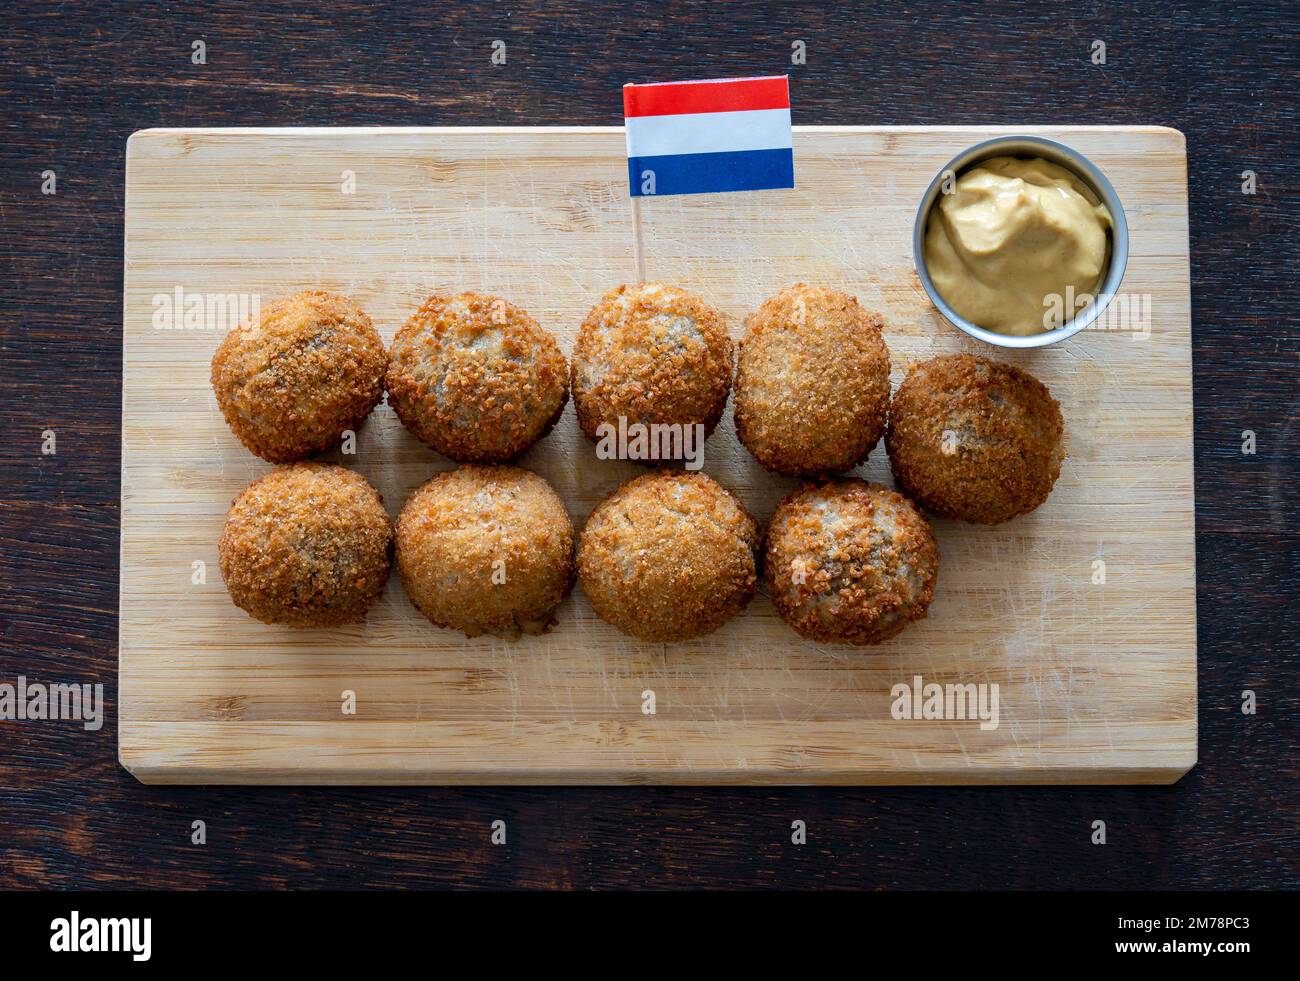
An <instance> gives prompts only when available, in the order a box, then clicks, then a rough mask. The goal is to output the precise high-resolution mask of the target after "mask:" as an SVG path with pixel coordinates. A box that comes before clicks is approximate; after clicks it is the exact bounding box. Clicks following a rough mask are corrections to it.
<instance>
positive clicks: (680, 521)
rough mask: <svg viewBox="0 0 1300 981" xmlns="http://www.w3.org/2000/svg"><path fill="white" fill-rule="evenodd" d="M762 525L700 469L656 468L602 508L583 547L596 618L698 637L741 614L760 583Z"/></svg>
mask: <svg viewBox="0 0 1300 981" xmlns="http://www.w3.org/2000/svg"><path fill="white" fill-rule="evenodd" d="M758 540H759V529H758V523H757V522H756V521H755V520H754V518H753V517H752V516H751V515H750V514H749V512H748V511H746V510H745V508H744V506H743V505H742V504H741V503H740V501H739V500H737V499H736V497H735V496H734V495H733V494H732V493H731V492H730V491H728V490H726V489H725V488H723V487H722V486H721V485H720V484H718V483H717V482H716V481H714V480H713V479H712V478H710V477H707V476H705V475H704V474H702V473H693V472H689V471H678V470H656V471H654V472H652V473H648V474H644V475H643V476H640V477H634V478H633V479H632V480H629V481H627V482H626V483H624V484H623V485H622V486H620V487H619V488H618V489H616V490H615V491H614V492H613V493H612V494H610V495H609V496H608V497H606V498H605V499H604V500H603V501H601V503H600V504H598V505H597V506H596V508H595V510H594V511H592V513H591V517H590V518H588V520H587V524H586V527H584V528H583V530H582V538H581V541H580V543H579V545H578V575H579V577H580V579H581V582H582V588H583V591H584V592H585V593H586V594H587V598H588V599H589V600H591V605H592V607H593V608H594V609H595V611H596V613H597V614H598V615H599V616H600V617H601V618H602V619H603V620H605V621H606V622H608V623H611V624H613V625H614V626H615V627H617V628H618V629H619V630H621V631H623V632H624V633H625V634H630V635H632V636H633V637H638V638H640V639H641V640H650V641H678V640H688V639H690V638H692V637H701V636H703V635H705V634H707V633H710V632H712V631H714V630H716V629H717V628H718V627H720V626H721V625H722V624H724V623H725V622H726V621H727V620H729V619H730V618H731V617H732V616H734V615H735V614H736V613H738V612H740V610H742V609H743V608H744V607H745V605H746V604H747V603H748V602H749V600H750V598H751V597H752V596H753V595H754V590H755V588H756V585H757V574H756V562H755V550H756V549H757V547H758Z"/></svg>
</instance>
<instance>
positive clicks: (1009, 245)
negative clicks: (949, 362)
mask: <svg viewBox="0 0 1300 981" xmlns="http://www.w3.org/2000/svg"><path fill="white" fill-rule="evenodd" d="M1110 228H1111V216H1110V212H1109V211H1107V210H1106V206H1105V205H1104V204H1102V203H1101V202H1100V201H1098V199H1097V195H1096V194H1094V193H1093V191H1092V189H1091V188H1090V187H1088V186H1087V185H1086V184H1084V183H1083V182H1082V181H1080V180H1079V178H1078V177H1076V176H1075V175H1074V174H1072V173H1071V172H1070V171H1068V170H1066V169H1065V168H1064V167H1060V166H1058V165H1057V164H1054V163H1049V162H1048V161H1046V160H1042V159H1039V158H1034V159H1032V160H1021V159H1018V158H1016V157H993V158H992V159H989V160H984V161H981V162H980V163H979V164H977V165H975V166H974V167H972V168H971V169H970V170H967V171H966V172H964V173H963V174H962V175H961V176H960V177H958V178H957V180H956V183H955V186H954V187H953V189H952V191H951V193H948V194H941V195H940V196H939V200H938V203H937V205H936V206H935V207H934V208H933V209H931V211H930V219H929V224H928V225H927V227H926V232H925V264H926V267H927V269H928V270H929V273H930V279H931V281H932V282H933V283H934V286H935V289H937V290H938V292H939V295H940V296H942V297H943V298H944V300H945V301H946V302H947V304H948V305H949V306H950V307H952V309H953V310H954V311H955V312H957V313H958V314H960V315H961V316H962V317H964V318H966V319H967V320H969V321H970V322H971V323H973V324H977V325H979V326H980V327H984V328H986V329H988V330H992V331H997V332H998V333H999V334H1017V335H1026V334H1041V333H1042V332H1043V331H1044V330H1050V329H1053V328H1056V327H1059V326H1061V325H1062V323H1063V322H1064V320H1069V319H1070V318H1071V317H1072V316H1073V315H1074V313H1075V311H1076V310H1079V309H1081V308H1082V305H1083V303H1085V302H1088V301H1089V298H1090V297H1092V296H1095V295H1096V291H1097V287H1098V286H1100V285H1101V281H1102V279H1103V278H1104V277H1105V275H1106V266H1107V264H1108V262H1109V260H1110V241H1109V237H1108V235H1107V232H1108V231H1109V230H1110ZM1067 291H1068V292H1067ZM1062 309H1064V311H1065V315H1064V320H1062V317H1061V311H1062ZM1053 318H1054V319H1053Z"/></svg>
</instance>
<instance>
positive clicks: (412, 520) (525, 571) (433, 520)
mask: <svg viewBox="0 0 1300 981" xmlns="http://www.w3.org/2000/svg"><path fill="white" fill-rule="evenodd" d="M573 540H574V533H573V524H572V522H571V521H570V520H569V515H568V513H567V512H566V511H565V510H564V504H563V503H562V502H561V501H560V498H559V497H558V496H557V495H556V493H555V491H554V490H552V489H551V485H550V484H548V483H547V482H546V481H545V480H543V479H542V478H541V477H539V476H538V475H537V474H535V473H532V472H531V471H528V470H524V469H522V468H520V467H509V466H477V465H474V464H467V465H465V466H463V467H460V468H458V469H456V470H452V471H450V472H449V473H442V474H438V475H437V476H436V477H434V478H432V479H431V480H428V481H425V483H424V484H422V485H421V486H420V487H419V488H418V489H417V490H416V491H415V493H413V494H412V495H411V497H410V499H409V500H407V502H406V504H405V506H404V507H403V508H402V513H401V514H400V515H398V518H397V568H398V571H399V572H400V573H401V576H402V583H403V584H404V585H405V586H406V594H407V595H408V596H409V597H410V598H411V602H412V603H414V604H415V605H416V607H417V608H419V610H420V612H421V613H423V614H424V615H425V616H426V617H428V618H429V620H430V621H431V622H432V623H434V624H436V625H437V626H439V627H450V628H451V629H453V630H463V631H464V632H465V635H466V636H467V637H475V636H478V635H479V634H483V633H490V634H499V635H502V636H506V637H512V638H513V637H518V636H519V635H520V633H530V634H538V633H543V632H545V631H546V630H549V629H550V628H551V627H552V626H553V625H554V624H555V608H556V607H558V606H559V605H560V602H561V600H563V599H564V597H565V595H567V593H568V592H569V590H570V588H572V586H573Z"/></svg>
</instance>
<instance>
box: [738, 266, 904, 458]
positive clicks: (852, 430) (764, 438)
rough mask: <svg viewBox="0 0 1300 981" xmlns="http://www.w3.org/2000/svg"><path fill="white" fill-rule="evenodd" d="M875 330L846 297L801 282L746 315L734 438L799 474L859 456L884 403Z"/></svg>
mask: <svg viewBox="0 0 1300 981" xmlns="http://www.w3.org/2000/svg"><path fill="white" fill-rule="evenodd" d="M881 327H882V321H881V319H880V318H879V317H878V316H876V315H875V314H874V313H871V312H869V311H867V310H865V309H863V308H862V306H860V305H859V303H858V301H857V300H856V299H855V298H853V297H852V296H849V295H848V294H847V293H840V292H837V291H835V290H829V289H822V288H820V287H815V286H806V285H804V284H803V283H799V284H796V285H794V286H789V287H787V288H785V289H783V290H781V292H779V293H777V294H776V295H775V296H773V297H771V298H770V299H768V300H766V301H765V302H764V303H763V305H762V306H760V307H759V308H758V310H757V311H755V312H754V313H753V314H752V315H751V316H750V318H749V319H748V321H746V325H745V335H744V337H743V338H742V339H741V342H740V356H739V358H738V366H737V369H736V435H737V436H739V437H740V441H741V442H742V443H744V444H745V447H746V449H748V450H749V452H750V453H752V454H753V455H754V458H755V459H756V460H758V462H759V463H761V464H762V465H763V466H765V467H766V468H767V469H769V470H774V471H776V472H777V473H781V474H786V475H788V476H792V477H800V476H816V475H821V474H834V473H839V472H841V471H844V470H848V469H850V468H852V467H854V466H856V465H857V464H859V463H861V462H862V461H863V460H865V459H866V457H867V454H868V453H870V452H871V448H872V447H873V446H875V445H876V443H877V442H878V441H879V440H880V437H881V435H882V434H883V433H884V431H885V415H886V410H887V408H888V406H889V350H888V348H886V347H885V341H884V338H883V337H882V336H881Z"/></svg>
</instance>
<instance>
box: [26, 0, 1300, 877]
mask: <svg viewBox="0 0 1300 981" xmlns="http://www.w3.org/2000/svg"><path fill="white" fill-rule="evenodd" d="M99 6H101V5H96V4H90V3H66V4H57V5H56V4H28V3H10V4H7V5H6V6H5V7H4V10H3V13H2V14H0V18H2V21H3V30H0V48H2V49H3V57H2V59H0V105H3V123H4V130H5V133H4V139H3V140H2V141H0V167H2V168H3V181H2V182H0V221H2V222H3V233H2V234H0V249H2V250H3V253H4V259H5V262H4V271H3V275H2V276H0V351H2V352H3V366H2V369H0V391H2V392H3V395H2V396H0V412H2V413H3V416H2V417H0V418H2V420H3V426H2V428H0V472H2V474H3V480H2V481H0V539H2V549H3V553H2V554H0V627H2V629H3V645H2V649H0V682H3V681H10V682H12V681H13V680H14V678H15V677H16V676H17V675H19V674H25V675H27V676H28V677H29V678H33V679H47V680H68V681H72V680H77V681H88V682H96V681H98V682H103V684H104V686H105V690H106V697H107V700H108V704H109V707H108V716H107V721H106V724H105V726H104V728H103V729H102V730H101V731H100V732H97V733H93V732H85V731H83V730H82V729H81V727H80V726H77V725H75V724H72V723H52V722H26V723H6V722H0V886H6V887H11V888H13V887H76V886H82V887H88V886H106V887H107V886H117V887H184V888H197V887H253V888H258V887H281V886H290V887H346V886H360V887H405V886H440V885H441V886H446V885H459V886H497V887H510V886H525V887H527V886H548V887H553V886H562V887H580V888H581V887H592V886H628V887H651V888H656V887H674V886H676V887H681V886H690V885H700V886H710V887H725V886H786V887H798V886H830V887H836V886H843V887H848V886H854V887H867V888H878V887H893V888H899V887H902V888H914V887H928V888H1043V889H1056V888H1063V887H1080V888H1103V887H1109V888H1145V887H1191V888H1209V887H1237V888H1264V887H1276V886H1291V887H1296V886H1297V885H1300V868H1298V866H1297V859H1296V855H1297V854H1298V853H1300V849H1298V848H1297V844H1298V843H1297V829H1298V828H1300V822H1298V821H1297V817H1298V815H1297V807H1296V805H1297V799H1298V795H1297V750H1296V739H1295V737H1296V725H1295V718H1296V710H1297V702H1298V699H1297V694H1296V668H1297V660H1298V658H1297V637H1298V636H1300V631H1297V612H1296V596H1297V593H1298V592H1300V559H1298V558H1297V555H1298V554H1300V553H1298V550H1297V536H1298V535H1300V491H1297V489H1296V483H1297V481H1298V480H1300V449H1298V447H1300V391H1298V388H1297V378H1298V377H1300V371H1298V370H1297V369H1298V368H1300V363H1298V361H1297V357H1298V355H1300V338H1298V336H1297V318H1296V314H1295V307H1294V301H1293V300H1292V297H1291V293H1292V291H1293V286H1294V283H1295V277H1296V266H1297V260H1298V259H1300V249H1297V244H1298V241H1300V235H1298V233H1297V232H1298V230H1297V221H1298V219H1297V208H1296V204H1297V191H1296V188H1297V186H1298V185H1300V166H1297V161H1296V157H1295V153H1296V148H1297V146H1296V133H1297V116H1298V115H1300V113H1298V109H1297V106H1298V100H1297V85H1296V81H1297V78H1296V75H1297V57H1296V53H1295V52H1296V50H1297V33H1298V31H1297V28H1298V27H1300V23H1298V20H1300V18H1298V17H1297V13H1296V11H1297V8H1296V6H1295V5H1294V4H1283V3H1263V4H1257V5H1253V6H1252V7H1251V8H1249V9H1248V10H1242V9H1238V8H1236V7H1234V6H1232V5H1229V4H1216V5H1210V6H1207V8H1206V9H1204V10H1197V11H1192V12H1189V11H1188V10H1187V9H1186V8H1185V7H1183V6H1182V5H1179V7H1178V9H1176V10H1173V11H1170V10H1164V11H1162V12H1157V11H1156V8H1154V7H1153V6H1152V5H1150V4H1146V3H1122V4H1114V5H1104V4H1095V3H1091V2H1085V3H1076V4H1069V5H1045V6H1043V7H1039V6H1037V5H1030V4H1024V5H1022V4H1020V3H1014V2H1007V0H1003V2H1001V3H999V4H997V5H996V7H990V8H988V9H983V10H981V9H979V8H976V7H975V6H973V5H971V4H959V5H954V6H952V7H943V6H941V5H939V4H934V3H929V4H924V5H917V8H916V10H909V9H907V8H905V7H902V6H895V5H891V4H873V5H870V6H871V9H870V10H865V9H864V10H859V11H856V12H851V11H850V10H849V9H848V8H847V6H845V7H844V9H840V7H841V5H837V4H825V3H823V4H817V5H809V7H807V8H806V9H803V10H799V9H796V8H795V6H794V5H792V4H782V5H777V6H774V7H773V9H772V12H771V13H770V14H761V13H759V12H757V11H756V9H755V8H754V7H753V6H752V5H745V6H744V7H743V8H741V7H737V8H735V9H729V10H728V9H723V8H721V7H719V6H717V5H713V4H700V3H694V4H692V3H664V4H659V5H656V6H654V7H650V8H638V9H635V10H632V9H629V10H627V11H621V10H619V9H618V7H617V6H616V5H615V4H602V5H594V6H590V7H585V6H579V5H577V4H573V3H568V2H563V0H557V2H552V3H549V4H544V5H543V4H539V5H536V6H535V7H533V8H532V9H528V10H525V9H515V10H510V11H508V10H506V9H504V8H501V9H497V8H496V7H494V6H493V5H489V4H485V3H467V4H459V5H438V8H439V9H428V8H429V7H430V6H432V5H423V4H419V5H417V4H405V3H400V4H395V5H393V6H391V7H376V6H374V5H372V4H370V3H350V4H345V3H340V4H334V5H333V6H332V8H331V9H330V10H329V12H328V13H326V12H318V11H317V10H316V9H315V7H314V6H312V5H298V4H275V3H259V4H256V5H251V4H250V5H238V4H228V3H224V4H220V5H219V6H214V7H212V8H209V9H204V8H202V7H197V6H191V5H188V4H165V5H163V4H159V5H157V6H153V5H150V6H146V7H144V8H143V9H139V10H133V12H131V13H109V12H106V11H105V10H103V9H96V8H97V7H99ZM105 6H106V5H105ZM120 6H122V7H126V6H128V5H120ZM130 6H131V7H133V8H134V7H136V6H137V5H130ZM443 6H446V8H447V9H441V8H442V7H443ZM1161 6H1163V5H1161ZM451 8H454V9H451ZM496 39H502V40H505V41H506V43H507V64H506V65H504V66H499V67H493V66H492V65H491V64H490V63H489V55H490V53H491V50H490V49H491V44H492V41H493V40H496ZM196 40H202V41H203V42H204V43H205V45H206V64H203V65H196V64H193V63H192V59H191V55H192V50H193V48H192V42H194V41H196ZM796 40H802V41H804V42H805V43H806V48H807V63H806V65H795V66H792V65H791V63H790V54H791V46H792V42H794V41H796ZM1095 40H1102V41H1104V42H1105V44H1106V64H1105V65H1104V66H1099V65H1094V64H1093V63H1092V61H1091V58H1090V54H1091V51H1092V47H1093V42H1094V41H1095ZM786 71H788V72H789V73H790V74H791V75H792V77H793V92H794V100H795V109H794V116H795V121H796V122H798V123H861V124H868V123H875V124H904V123H907V124H921V123H933V124H938V123H1097V124H1121V123H1133V124H1138V123H1158V124H1164V125H1168V126H1175V127H1178V128H1179V129H1181V130H1182V131H1183V132H1184V133H1185V134H1186V135H1187V151H1188V168H1189V178H1190V194H1191V216H1192V217H1191V248H1192V300H1193V320H1194V324H1195V327H1194V345H1195V399H1196V492H1197V557H1198V562H1197V565H1198V570H1197V593H1198V600H1199V607H1200V615H1199V631H1198V634H1199V643H1200V725H1201V751H1200V756H1201V762H1200V764H1199V765H1198V766H1197V767H1196V769H1195V770H1193V771H1192V773H1191V774H1189V775H1188V776H1187V777H1185V778H1184V779H1183V780H1182V781H1181V782H1180V783H1179V784H1178V785H1176V786H1174V787H1168V788H1155V789H1140V788H1131V789H1124V788H1095V789H1093V788H1090V789H1012V788H1006V789H934V790H926V789H870V788H867V789H855V790H811V789H791V790H782V789H776V790H772V789H754V790H709V789H670V788H661V789H644V788H628V789H545V788H542V789H489V790H459V789H436V788H435V789H392V790H362V789H343V790H325V789H240V788H191V789H161V788H146V787H143V786H141V785H140V784H138V783H136V782H135V780H134V779H132V778H131V777H130V776H129V775H128V774H127V773H126V772H125V771H124V770H122V769H121V768H119V767H118V765H117V747H116V738H115V735H114V731H115V726H116V719H115V714H114V707H113V703H114V696H115V692H116V664H117V645H116V641H117V581H118V577H117V561H118V555H117V547H118V497H119V472H118V470H119V442H120V432H121V429H120V426H121V415H120V401H121V387H120V386H121V377H120V376H121V310H122V193H123V157H124V149H125V145H126V139H127V136H128V135H129V134H130V133H131V132H132V131H134V130H136V129H140V128H144V127H149V126H200V125H204V126H207V125H242V126H247V125H296V124H303V125H308V124H309V125H342V124H384V125H446V124H458V125H475V124H517V125H535V124H548V123H549V124H559V123H575V124H617V123H619V122H621V97H620V93H619V86H620V85H621V84H622V83H623V82H624V81H626V80H629V79H637V80H658V79H672V78H689V77H701V76H703V77H717V76H726V75H747V74H770V73H779V72H786ZM46 170H53V171H54V172H55V173H56V174H57V181H58V184H57V194H54V195H46V194H42V193H41V184H42V172H43V171H46ZM1246 170H1250V171H1254V172H1255V174H1256V175H1257V182H1258V193H1257V194H1255V195H1253V196H1252V195H1246V194H1243V193H1242V180H1243V178H1242V172H1243V171H1246ZM51 429H52V430H54V431H55V432H56V434H57V440H58V443H57V450H58V451H57V455H54V456H48V455H43V454H42V453H41V442H42V433H43V432H44V431H45V430H51ZM1244 430H1252V431H1254V432H1255V433H1256V440H1257V452H1256V453H1255V454H1253V455H1246V454H1243V453H1242V438H1243V437H1242V433H1243V431H1244ZM1245 689H1251V690H1253V691H1255V692H1256V693H1257V698H1258V712H1257V714H1255V715H1253V716H1250V715H1244V714H1243V713H1242V712H1241V710H1240V704H1241V697H1242V692H1243V690H1245ZM199 819H201V820H203V821H205V822H206V824H207V829H208V842H207V844H206V846H196V845H192V844H191V843H190V826H191V822H192V821H194V820H199ZM496 819H504V820H505V821H506V822H507V824H508V828H509V842H508V844H507V845H506V846H504V847H492V846H491V845H489V842H488V835H489V825H490V824H491V822H492V821H494V820H496ZM794 819H803V820H804V821H806V822H807V824H808V843H807V844H806V845H804V846H802V847H796V846H793V845H791V844H790V823H791V821H792V820H794ZM1098 819H1100V820H1104V821H1105V822H1106V824H1107V838H1108V844H1106V845H1105V846H1104V847H1103V846H1095V845H1092V844H1090V841H1089V838H1090V833H1091V824H1092V822H1093V821H1094V820H1098Z"/></svg>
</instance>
